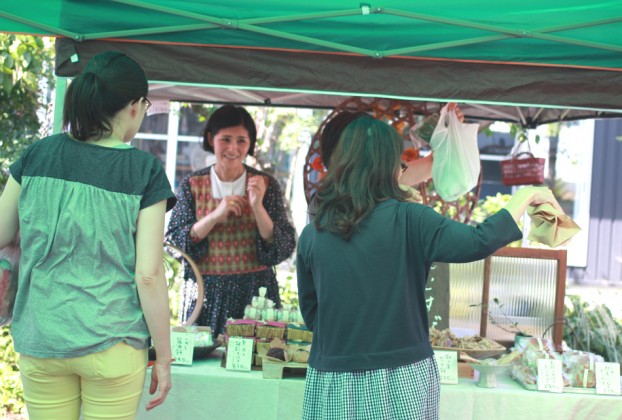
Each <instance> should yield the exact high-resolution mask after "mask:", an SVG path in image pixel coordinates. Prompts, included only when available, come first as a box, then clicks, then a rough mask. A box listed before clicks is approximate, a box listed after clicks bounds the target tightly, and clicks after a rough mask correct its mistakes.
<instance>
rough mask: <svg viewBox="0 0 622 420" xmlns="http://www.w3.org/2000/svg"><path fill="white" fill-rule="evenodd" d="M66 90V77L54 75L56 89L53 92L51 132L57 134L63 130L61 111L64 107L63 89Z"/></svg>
mask: <svg viewBox="0 0 622 420" xmlns="http://www.w3.org/2000/svg"><path fill="white" fill-rule="evenodd" d="M66 90H67V78H66V77H56V91H55V93H54V120H53V125H52V133H53V134H58V133H60V132H61V131H62V130H63V111H64V109H65V91H66Z"/></svg>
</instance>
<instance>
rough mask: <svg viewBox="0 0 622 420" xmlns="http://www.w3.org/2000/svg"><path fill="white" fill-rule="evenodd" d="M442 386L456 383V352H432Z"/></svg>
mask: <svg viewBox="0 0 622 420" xmlns="http://www.w3.org/2000/svg"><path fill="white" fill-rule="evenodd" d="M434 358H435V359H436V364H437V365H438V371H439V374H440V377H441V383H442V384H457V383H458V352H455V351H445V350H434Z"/></svg>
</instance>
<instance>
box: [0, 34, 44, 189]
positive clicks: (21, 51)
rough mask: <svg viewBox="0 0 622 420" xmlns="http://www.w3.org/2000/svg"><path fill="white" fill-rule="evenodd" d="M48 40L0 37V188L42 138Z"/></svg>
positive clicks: (10, 36) (21, 36)
mask: <svg viewBox="0 0 622 420" xmlns="http://www.w3.org/2000/svg"><path fill="white" fill-rule="evenodd" d="M52 72H53V48H52V43H51V41H50V40H48V39H45V38H40V37H34V36H29V35H13V34H0V187H3V186H4V184H5V183H6V180H7V178H8V167H9V165H10V164H11V163H12V162H13V161H15V159H17V157H19V155H20V154H21V153H22V152H23V151H24V149H25V148H26V147H27V146H28V145H30V144H31V143H33V142H34V141H35V140H37V139H38V138H39V137H40V136H42V135H43V134H45V131H47V129H48V128H49V126H48V124H45V123H44V122H45V121H46V119H47V118H49V115H50V112H49V110H50V103H51V101H50V96H51V92H52V90H53V88H54V79H53V77H52V76H53V73H52Z"/></svg>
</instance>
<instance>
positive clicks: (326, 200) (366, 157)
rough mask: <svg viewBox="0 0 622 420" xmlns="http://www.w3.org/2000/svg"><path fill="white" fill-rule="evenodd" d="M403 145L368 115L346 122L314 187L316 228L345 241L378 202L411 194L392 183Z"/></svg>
mask: <svg viewBox="0 0 622 420" xmlns="http://www.w3.org/2000/svg"><path fill="white" fill-rule="evenodd" d="M402 142H403V141H402V138H401V137H400V135H399V134H398V133H397V131H395V129H394V128H393V127H391V126H390V125H388V124H386V123H384V122H382V121H379V120H377V119H375V118H373V117H372V116H369V115H365V116H360V117H359V118H356V119H355V120H354V121H352V122H351V123H350V124H348V126H347V127H346V128H345V130H344V131H343V134H342V135H341V139H340V141H339V143H338V144H337V147H335V150H334V153H333V157H332V159H333V160H332V164H331V167H330V170H329V171H328V175H327V176H326V178H324V180H323V181H322V184H321V185H320V187H319V188H318V193H317V197H318V203H319V205H318V209H317V215H316V217H315V226H316V227H317V228H318V229H320V230H321V229H326V230H328V231H330V232H333V233H338V234H341V235H343V237H344V238H345V239H349V238H350V237H351V236H352V234H353V233H354V230H355V229H356V227H357V225H358V224H359V223H360V222H361V221H362V220H363V219H365V218H366V217H367V216H368V215H369V214H370V213H371V212H372V211H373V210H374V208H375V207H376V205H377V204H378V203H379V202H381V201H384V200H387V199H390V198H395V199H397V200H399V201H408V199H409V198H410V195H411V194H410V192H408V191H406V190H404V189H402V188H401V187H400V186H399V183H398V180H397V174H398V171H399V168H400V163H401V160H400V155H401V153H402Z"/></svg>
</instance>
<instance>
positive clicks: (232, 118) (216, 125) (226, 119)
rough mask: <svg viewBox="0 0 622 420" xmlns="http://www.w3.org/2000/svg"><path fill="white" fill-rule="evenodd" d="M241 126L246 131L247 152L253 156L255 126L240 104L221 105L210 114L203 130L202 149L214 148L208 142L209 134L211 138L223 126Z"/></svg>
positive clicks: (255, 137) (212, 150) (208, 150)
mask: <svg viewBox="0 0 622 420" xmlns="http://www.w3.org/2000/svg"><path fill="white" fill-rule="evenodd" d="M239 125H241V126H243V127H244V128H246V131H248V137H249V139H250V142H251V144H250V147H249V148H248V154H249V155H251V156H253V153H255V142H256V141H257V127H255V121H254V120H253V117H251V114H249V113H248V111H247V110H246V109H244V108H242V107H241V106H234V105H223V106H221V107H220V108H218V109H217V110H216V111H214V113H213V114H212V115H210V117H209V120H208V121H207V125H206V126H205V130H204V131H203V150H205V151H207V152H212V153H214V148H213V147H212V146H211V145H210V144H209V136H208V134H211V135H212V138H213V137H214V136H215V135H216V134H218V132H219V131H220V130H222V129H223V128H229V127H237V126H239Z"/></svg>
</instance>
